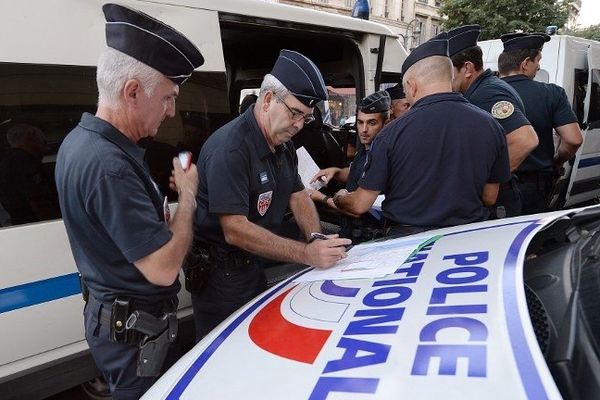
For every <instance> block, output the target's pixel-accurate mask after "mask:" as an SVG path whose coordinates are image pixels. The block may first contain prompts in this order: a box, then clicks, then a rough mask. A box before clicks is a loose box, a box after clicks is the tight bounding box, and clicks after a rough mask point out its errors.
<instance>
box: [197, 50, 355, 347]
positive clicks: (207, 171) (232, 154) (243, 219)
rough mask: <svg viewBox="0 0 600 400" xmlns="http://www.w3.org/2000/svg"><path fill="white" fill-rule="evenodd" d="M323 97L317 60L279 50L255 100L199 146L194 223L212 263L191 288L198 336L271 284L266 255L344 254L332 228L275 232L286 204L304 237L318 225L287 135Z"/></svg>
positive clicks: (308, 258)
mask: <svg viewBox="0 0 600 400" xmlns="http://www.w3.org/2000/svg"><path fill="white" fill-rule="evenodd" d="M326 99H327V89H326V88H325V83H324V82H323V78H322V76H321V73H320V72H319V70H318V69H317V67H316V66H315V64H314V63H313V62H312V61H311V60H309V59H308V58H306V57H305V56H304V55H302V54H300V53H297V52H295V51H290V50H282V51H281V53H280V54H279V57H278V58H277V61H276V62H275V65H274V66H273V70H272V71H271V73H270V74H267V75H266V76H265V78H264V80H263V82H262V85H261V89H260V93H259V97H258V100H257V102H256V104H254V105H251V106H250V107H249V108H248V109H247V110H246V111H245V112H244V113H243V114H242V115H240V116H239V117H237V118H236V119H234V120H233V121H231V122H229V123H228V124H227V125H225V126H223V127H222V128H220V129H219V130H217V131H216V132H215V133H214V134H213V135H212V136H211V137H210V138H209V139H208V140H207V142H206V144H205V145H204V147H203V148H202V150H201V152H200V157H199V160H198V165H199V166H200V170H201V176H200V186H199V189H198V210H197V214H196V229H197V230H198V231H199V232H201V238H200V239H201V242H200V243H199V246H200V247H203V248H204V249H205V250H206V253H207V257H206V264H208V267H209V268H208V269H207V274H206V276H205V280H206V281H205V283H204V284H203V285H199V287H196V288H195V290H193V291H192V304H193V306H194V321H195V325H196V338H197V339H198V340H199V339H200V338H202V337H203V336H204V335H205V334H206V333H208V332H210V331H211V330H212V329H213V328H214V327H215V326H216V325H218V324H219V323H220V322H221V321H223V320H224V319H225V318H227V316H229V315H230V314H231V313H232V312H233V311H235V310H236V309H237V308H239V307H240V306H242V305H243V304H245V303H246V302H248V301H249V300H251V299H252V298H253V297H255V296H256V295H257V294H259V293H260V292H261V291H263V290H264V289H265V288H266V279H265V274H264V270H263V267H264V265H265V262H266V261H265V259H268V260H276V261H283V262H291V263H302V264H308V265H312V266H315V267H319V268H326V267H330V266H332V265H333V264H335V263H336V262H337V261H339V260H341V259H342V258H344V257H345V256H346V253H345V249H344V247H343V246H344V245H347V244H350V243H351V242H350V240H348V239H339V238H336V237H335V236H331V237H330V239H329V240H316V241H312V242H311V243H308V244H307V243H303V242H300V241H296V240H291V239H287V238H284V237H281V236H278V235H277V234H275V233H274V231H276V230H277V229H278V228H280V226H281V224H282V222H283V218H284V215H285V213H286V211H287V209H288V207H289V208H290V209H291V211H292V213H293V214H294V217H295V220H296V222H297V224H298V226H299V228H300V230H301V231H302V232H303V233H304V235H305V237H306V239H307V241H309V240H310V239H311V233H319V232H320V222H319V216H318V215H317V212H316V209H315V206H314V204H313V202H312V201H311V200H310V198H309V197H308V193H307V191H306V190H305V189H304V186H303V185H302V181H301V180H300V176H299V175H298V168H297V162H298V160H297V157H296V151H295V149H294V146H293V144H292V142H291V141H290V139H291V138H292V137H293V136H294V135H295V134H296V133H298V131H299V130H300V129H302V127H303V126H304V124H305V123H309V122H311V120H312V119H313V118H314V117H313V114H312V113H313V109H314V107H315V106H316V104H317V103H318V102H320V101H323V100H326ZM319 236H320V235H312V237H319ZM340 246H342V247H340Z"/></svg>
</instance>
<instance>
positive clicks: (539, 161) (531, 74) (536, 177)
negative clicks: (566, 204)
mask: <svg viewBox="0 0 600 400" xmlns="http://www.w3.org/2000/svg"><path fill="white" fill-rule="evenodd" d="M501 40H502V43H503V46H504V51H503V52H502V53H501V54H500V56H499V57H498V70H499V72H500V76H501V78H502V80H504V81H505V82H506V83H508V84H509V85H511V86H512V87H513V88H514V89H515V90H516V91H517V93H519V96H521V99H522V100H523V103H524V104H525V116H526V117H527V119H528V120H529V121H530V122H531V123H532V124H533V127H534V128H535V131H536V133H537V135H538V138H539V143H540V144H539V146H538V147H537V148H536V149H535V150H533V151H532V152H531V154H530V155H529V156H528V157H527V158H526V159H525V161H523V163H522V164H521V165H520V166H519V168H517V171H516V175H517V178H518V182H519V190H520V192H521V198H522V202H523V214H535V213H540V212H544V211H547V204H548V200H549V197H550V195H551V194H552V188H553V185H554V179H555V177H556V176H557V173H556V172H557V171H558V170H559V169H560V168H561V167H562V165H563V164H564V163H565V162H566V161H568V160H569V159H570V158H571V157H573V156H574V155H575V153H576V152H577V149H578V148H579V146H581V143H582V142H583V136H582V134H581V130H580V129H579V123H578V121H577V117H576V116H575V113H574V112H573V109H572V108H571V105H570V104H569V99H568V98H567V94H566V92H565V90H564V89H563V88H561V87H560V86H557V85H554V84H550V83H543V82H537V81H535V80H534V78H535V75H536V73H537V71H538V70H539V69H540V60H541V59H542V48H543V46H544V43H545V42H548V41H549V40H550V36H548V35H545V34H527V33H509V34H506V35H502V37H501ZM553 131H556V133H557V134H558V136H559V137H560V144H559V146H558V148H557V149H556V150H555V148H554V134H553Z"/></svg>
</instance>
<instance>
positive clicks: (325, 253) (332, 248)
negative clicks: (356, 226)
mask: <svg viewBox="0 0 600 400" xmlns="http://www.w3.org/2000/svg"><path fill="white" fill-rule="evenodd" d="M327 237H328V238H329V239H327V240H315V241H314V242H312V243H309V244H307V245H306V247H305V248H304V252H305V256H306V264H308V265H311V266H313V267H317V268H329V267H331V266H333V265H334V264H335V263H336V262H338V261H340V260H342V259H344V258H346V256H347V255H346V247H345V246H349V245H350V244H352V241H351V240H350V239H341V238H340V237H339V235H327Z"/></svg>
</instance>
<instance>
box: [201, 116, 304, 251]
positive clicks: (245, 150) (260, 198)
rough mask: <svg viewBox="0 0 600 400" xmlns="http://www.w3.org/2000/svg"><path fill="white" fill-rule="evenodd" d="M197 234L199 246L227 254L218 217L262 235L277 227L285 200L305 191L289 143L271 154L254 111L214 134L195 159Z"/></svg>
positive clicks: (281, 217)
mask: <svg viewBox="0 0 600 400" xmlns="http://www.w3.org/2000/svg"><path fill="white" fill-rule="evenodd" d="M198 170H199V173H200V177H199V180H200V184H199V188H198V198H197V200H198V209H197V211H196V213H197V214H196V229H197V232H198V235H199V237H200V238H201V240H206V241H207V242H209V243H211V244H215V245H217V246H220V247H222V248H230V246H229V245H227V244H226V242H225V238H224V237H223V230H222V228H221V225H220V223H219V214H231V215H244V216H247V217H248V220H249V221H250V222H252V223H255V224H257V225H259V226H261V227H263V228H265V229H268V230H271V231H272V230H275V229H277V228H279V227H280V225H281V223H282V222H283V217H284V215H285V213H286V211H287V208H288V204H289V200H290V196H291V194H292V193H294V192H298V191H300V190H303V189H304V185H303V184H302V181H301V179H300V176H299V175H298V158H297V156H296V150H295V148H294V145H293V144H292V142H291V141H289V142H287V143H284V144H282V145H279V146H277V147H276V149H275V153H273V152H272V151H271V149H270V148H269V145H268V143H267V140H266V139H265V137H264V135H263V133H262V131H261V130H260V128H259V126H258V123H257V122H256V119H255V117H254V105H252V106H250V107H249V108H248V109H247V110H246V111H245V112H244V114H242V115H240V116H239V117H237V118H236V119H234V120H233V121H231V122H229V123H228V124H227V125H225V126H223V127H221V128H220V129H218V130H217V131H216V132H215V133H213V134H212V135H211V136H210V137H209V138H208V140H207V141H206V143H205V144H204V146H203V147H202V150H201V152H200V157H199V159H198Z"/></svg>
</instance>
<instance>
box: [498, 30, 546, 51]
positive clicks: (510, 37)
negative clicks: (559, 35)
mask: <svg viewBox="0 0 600 400" xmlns="http://www.w3.org/2000/svg"><path fill="white" fill-rule="evenodd" d="M500 40H502V44H503V45H504V51H513V50H523V49H531V50H542V48H543V47H544V43H546V42H549V41H550V36H548V35H546V34H545V33H521V32H516V33H507V34H504V35H502V36H500Z"/></svg>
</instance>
